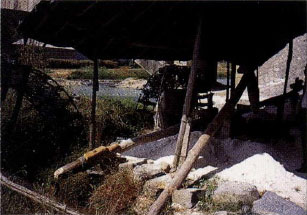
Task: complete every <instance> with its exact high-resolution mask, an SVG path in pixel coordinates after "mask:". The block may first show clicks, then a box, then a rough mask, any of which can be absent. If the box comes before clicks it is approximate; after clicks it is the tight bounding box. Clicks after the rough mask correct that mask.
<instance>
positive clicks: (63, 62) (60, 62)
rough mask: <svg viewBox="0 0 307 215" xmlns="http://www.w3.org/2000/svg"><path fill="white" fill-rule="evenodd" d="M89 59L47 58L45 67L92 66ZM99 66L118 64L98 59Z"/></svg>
mask: <svg viewBox="0 0 307 215" xmlns="http://www.w3.org/2000/svg"><path fill="white" fill-rule="evenodd" d="M93 65H94V63H93V61H91V60H72V59H52V58H51V59H48V64H47V67H48V68H50V69H63V68H65V69H79V68H82V67H89V66H93ZM99 66H100V67H106V68H117V67H118V66H120V64H119V62H117V61H112V60H100V61H99Z"/></svg>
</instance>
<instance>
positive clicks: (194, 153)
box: [148, 71, 250, 215]
mask: <svg viewBox="0 0 307 215" xmlns="http://www.w3.org/2000/svg"><path fill="white" fill-rule="evenodd" d="M246 72H249V71H246ZM249 77H250V73H246V74H244V75H243V77H242V79H241V81H240V83H239V84H238V86H237V88H236V89H235V91H234V93H233V95H232V96H231V98H230V100H228V102H227V103H226V104H225V105H224V107H223V108H222V109H221V111H220V112H219V113H218V115H217V116H216V117H215V118H214V119H213V121H212V122H211V123H210V124H209V125H208V127H207V129H206V130H205V133H204V134H203V135H201V136H200V138H199V139H198V141H197V142H196V144H195V145H194V146H193V148H192V149H191V150H190V151H189V154H188V157H187V159H186V160H185V162H184V163H183V164H182V166H181V167H180V169H179V170H178V171H177V172H176V174H175V177H174V179H173V180H172V182H171V183H170V184H169V185H168V186H167V187H166V188H165V189H164V191H163V192H162V193H161V194H160V196H159V197H158V199H157V200H156V201H155V202H154V204H153V205H152V206H151V207H150V209H149V213H148V214H149V215H156V214H158V213H159V212H160V210H161V209H162V207H163V206H164V204H165V202H166V200H167V199H168V198H169V196H170V195H171V194H172V193H173V191H174V190H176V189H177V188H179V186H180V185H181V184H182V182H183V180H184V179H185V178H186V176H187V175H188V173H189V172H190V170H191V168H192V167H193V164H194V163H195V161H196V160H197V158H198V156H199V154H200V152H201V151H202V150H203V149H204V147H205V146H206V145H208V143H209V141H210V138H211V137H212V136H214V135H215V133H216V132H217V131H218V130H219V128H220V127H221V126H222V125H223V122H224V121H225V120H226V119H229V118H230V117H231V115H232V113H233V111H234V107H235V105H236V103H237V102H238V101H239V100H240V98H241V96H242V94H243V92H244V90H245V88H246V87H247V83H248V81H249Z"/></svg>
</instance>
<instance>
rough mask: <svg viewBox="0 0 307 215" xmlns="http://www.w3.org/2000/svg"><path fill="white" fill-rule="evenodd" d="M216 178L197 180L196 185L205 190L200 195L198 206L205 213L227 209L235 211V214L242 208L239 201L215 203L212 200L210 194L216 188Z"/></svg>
mask: <svg viewBox="0 0 307 215" xmlns="http://www.w3.org/2000/svg"><path fill="white" fill-rule="evenodd" d="M217 181H218V178H213V179H210V180H208V179H203V180H201V181H200V182H199V184H198V185H197V187H201V188H203V189H204V190H205V191H206V192H205V193H204V195H203V196H201V198H200V201H199V207H200V209H201V210H202V211H204V212H206V213H214V212H216V211H228V212H235V213H236V214H237V212H238V211H240V209H241V208H242V203H241V202H236V203H215V202H213V200H212V195H213V193H214V191H215V190H216V188H217V185H218V183H217Z"/></svg>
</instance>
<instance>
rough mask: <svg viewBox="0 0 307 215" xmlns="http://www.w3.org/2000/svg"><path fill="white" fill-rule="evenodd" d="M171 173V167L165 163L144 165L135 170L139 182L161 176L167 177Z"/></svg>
mask: <svg viewBox="0 0 307 215" xmlns="http://www.w3.org/2000/svg"><path fill="white" fill-rule="evenodd" d="M169 171H170V165H169V164H167V163H164V162H161V163H159V164H155V163H153V164H143V165H140V166H136V167H135V168H134V169H133V174H134V177H135V179H137V180H142V181H143V180H148V179H152V178H155V177H158V176H161V175H165V174H166V173H168V172H169Z"/></svg>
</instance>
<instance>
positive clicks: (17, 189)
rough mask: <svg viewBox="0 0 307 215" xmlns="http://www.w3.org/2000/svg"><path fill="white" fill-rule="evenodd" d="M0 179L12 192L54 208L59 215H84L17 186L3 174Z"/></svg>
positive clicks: (0, 174)
mask: <svg viewBox="0 0 307 215" xmlns="http://www.w3.org/2000/svg"><path fill="white" fill-rule="evenodd" d="M0 177H1V180H0V182H1V184H2V185H4V186H6V187H8V188H9V189H11V190H14V191H15V192H17V193H20V194H21V195H24V196H26V197H28V198H30V199H32V200H34V201H35V202H38V203H40V204H43V205H46V206H48V207H50V208H52V209H53V210H55V211H57V212H59V213H63V214H70V215H82V214H81V213H79V212H77V211H75V210H73V209H71V208H69V207H67V206H66V205H64V204H61V203H59V202H56V201H54V200H52V199H50V198H48V197H46V196H43V195H41V194H39V193H36V192H34V191H32V190H29V189H27V188H25V187H23V186H21V185H19V184H15V183H14V182H12V181H10V180H9V179H8V178H6V177H5V176H3V175H2V173H0Z"/></svg>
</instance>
